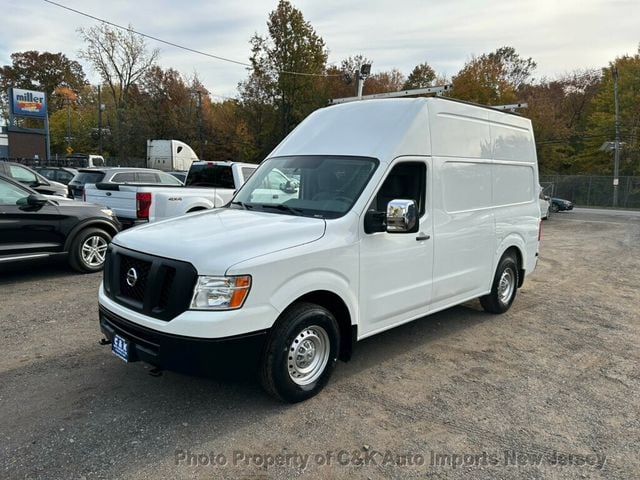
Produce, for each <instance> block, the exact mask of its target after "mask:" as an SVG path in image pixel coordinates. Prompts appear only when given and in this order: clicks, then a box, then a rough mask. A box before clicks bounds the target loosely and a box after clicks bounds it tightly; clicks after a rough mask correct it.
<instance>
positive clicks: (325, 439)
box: [0, 210, 640, 479]
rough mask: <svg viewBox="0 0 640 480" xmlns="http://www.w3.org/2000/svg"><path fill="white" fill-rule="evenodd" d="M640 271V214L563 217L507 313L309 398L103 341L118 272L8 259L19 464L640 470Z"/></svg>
mask: <svg viewBox="0 0 640 480" xmlns="http://www.w3.org/2000/svg"><path fill="white" fill-rule="evenodd" d="M25 267H26V268H25ZM639 272H640V216H638V215H637V214H634V213H629V214H626V213H622V214H615V213H613V214H612V213H610V212H606V211H598V212H592V211H588V210H578V211H574V212H570V213H560V214H556V215H554V216H553V217H552V218H551V220H549V221H548V222H545V223H544V227H543V242H542V249H541V258H540V261H539V263H538V268H537V270H536V272H535V273H534V275H533V276H532V277H530V278H529V279H528V281H527V282H526V283H525V286H524V287H523V288H522V290H520V291H519V292H518V297H517V298H516V302H515V304H514V306H513V308H512V309H511V310H510V311H509V312H508V313H507V314H505V315H502V316H493V315H489V314H485V313H483V312H482V310H481V308H480V306H479V303H478V302H471V303H469V304H466V305H464V306H460V307H456V308H453V309H450V310H447V311H445V312H442V313H439V314H436V315H433V316H431V317H427V318H425V319H422V320H419V321H416V322H413V323H411V324H409V325H406V326H404V327H400V328H397V329H395V330H392V331H390V332H387V333H384V334H381V335H378V336H376V337H373V338H370V339H367V340H365V341H363V342H361V343H360V344H359V345H358V349H357V351H356V354H355V357H354V359H353V360H352V361H351V362H349V363H346V364H345V363H339V364H338V368H337V369H336V372H335V375H334V377H333V379H332V381H331V382H330V384H329V386H328V387H327V388H326V389H325V390H324V391H323V392H322V393H321V394H320V395H319V396H317V397H315V398H313V399H311V400H309V401H307V402H305V403H302V404H297V405H293V406H290V405H284V404H280V403H276V402H274V401H272V400H271V399H270V398H269V397H267V396H266V395H265V394H263V393H262V391H261V389H260V388H259V387H258V385H257V384H256V383H255V382H254V381H253V380H252V379H251V378H244V379H238V380H235V381H234V380H216V379H206V378H195V377H188V376H182V375H178V374H173V373H166V372H165V373H164V374H163V375H162V376H161V377H153V376H151V375H149V369H148V368H145V366H144V365H143V364H141V363H137V364H132V365H125V364H124V363H123V362H121V361H120V360H119V359H117V358H116V357H115V356H113V355H112V354H111V353H110V351H109V349H108V347H101V346H99V345H98V340H99V339H100V338H101V335H100V332H99V329H98V323H97V313H96V312H97V300H96V292H97V288H98V284H99V282H100V279H101V275H100V274H94V275H77V274H74V273H71V272H69V271H68V270H67V268H66V267H65V265H64V263H62V262H56V263H51V264H48V265H44V266H43V265H42V264H33V265H28V266H24V265H22V266H18V267H12V268H11V269H9V270H8V271H7V270H6V269H5V270H4V271H3V272H0V321H1V325H2V332H1V334H0V352H2V356H1V357H0V439H1V447H0V478H6V479H13V478H17V479H23V478H31V479H36V478H42V479H58V478H59V479H72V478H88V479H93V478H140V479H149V478H167V479H169V478H193V477H207V478H233V479H237V478H251V479H262V478H264V479H267V478H298V477H303V478H372V479H377V478H468V477H469V476H472V477H473V478H480V479H482V478H501V479H509V478H514V479H515V478H620V479H626V478H634V477H636V478H637V474H638V472H639V471H640V455H639V452H638V445H640V394H639V392H640V388H639V387H640V373H639V372H640V371H639V369H638V361H639V360H640V353H639V350H638V345H639V344H640V322H639V320H640V308H639V306H640V288H639V287H640V273H639ZM327 463H328V464H329V465H327Z"/></svg>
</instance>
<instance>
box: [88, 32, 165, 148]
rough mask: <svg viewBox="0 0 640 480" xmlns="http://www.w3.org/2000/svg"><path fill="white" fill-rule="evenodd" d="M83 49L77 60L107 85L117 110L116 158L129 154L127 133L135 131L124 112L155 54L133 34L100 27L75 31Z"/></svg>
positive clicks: (155, 56) (152, 62)
mask: <svg viewBox="0 0 640 480" xmlns="http://www.w3.org/2000/svg"><path fill="white" fill-rule="evenodd" d="M78 32H79V34H80V37H81V39H82V40H83V41H84V42H85V44H86V46H85V48H84V49H83V50H81V51H80V57H81V58H84V59H85V60H87V61H88V62H90V63H91V65H92V66H93V68H95V70H96V71H97V72H98V73H99V74H100V76H101V77H102V80H103V82H104V83H105V84H106V86H107V88H108V90H109V92H110V94H111V97H112V99H113V103H114V105H115V109H116V120H115V124H116V131H115V132H114V133H115V135H116V142H117V145H118V155H119V156H120V157H123V156H126V154H127V153H128V152H129V150H130V149H129V145H130V142H128V141H127V140H128V137H129V135H128V132H130V131H131V129H132V128H134V127H135V125H134V122H133V121H132V119H131V118H130V116H129V115H127V114H128V113H130V112H128V108H127V100H128V99H129V96H130V94H131V92H132V90H133V89H134V88H135V85H136V83H137V82H139V81H140V80H141V79H142V78H143V76H144V75H145V74H146V73H147V72H148V71H149V69H150V68H151V67H152V66H153V65H154V64H155V62H156V60H157V58H158V50H157V49H155V50H152V51H148V49H147V46H146V43H145V41H144V38H142V37H141V36H139V35H138V34H136V33H134V32H133V31H132V30H127V31H126V32H123V31H122V30H120V29H118V28H112V27H110V26H109V25H107V24H104V23H101V24H98V25H94V26H93V27H91V28H88V29H84V28H81V29H79V30H78Z"/></svg>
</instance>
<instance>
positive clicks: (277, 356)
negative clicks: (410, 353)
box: [99, 98, 540, 402]
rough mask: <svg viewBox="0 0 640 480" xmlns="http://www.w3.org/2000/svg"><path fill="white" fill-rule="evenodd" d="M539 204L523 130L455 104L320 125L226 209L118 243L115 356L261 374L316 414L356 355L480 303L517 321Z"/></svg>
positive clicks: (279, 150)
mask: <svg viewBox="0 0 640 480" xmlns="http://www.w3.org/2000/svg"><path fill="white" fill-rule="evenodd" d="M274 172H277V174H278V175H277V177H278V178H284V179H286V181H281V180H278V182H280V183H279V185H277V187H278V188H277V189H274V188H273V186H272V185H270V184H271V183H272V182H273V181H274V180H273V178H272V177H275V176H276V175H274ZM537 188H538V165H537V160H536V150H535V142H534V137H533V131H532V128H531V122H530V121H529V120H527V119H525V118H522V117H519V116H517V115H514V114H510V113H505V112H501V111H497V110H494V109H491V108H486V107H481V106H477V105H471V104H466V103H461V102H457V101H452V100H448V99H444V98H417V99H395V100H394V99H384V100H369V101H360V102H352V103H345V104H341V105H336V106H331V107H327V108H323V109H320V110H318V111H316V112H314V113H313V114H311V115H310V116H309V117H308V118H307V119H306V120H305V121H303V122H302V123H301V124H300V125H299V126H298V127H297V128H296V129H295V130H294V131H293V132H291V133H290V134H289V135H288V136H287V137H286V138H285V139H284V140H283V141H282V142H281V143H280V145H278V146H277V147H276V148H275V149H274V151H273V152H272V153H271V154H270V155H269V156H268V158H267V159H266V160H265V161H263V162H262V164H261V165H260V166H259V167H258V169H257V170H256V171H255V173H254V174H253V175H252V176H251V177H250V178H249V179H248V180H247V182H246V183H245V184H244V185H243V186H242V187H241V188H240V190H239V191H238V192H237V193H236V194H235V196H234V198H233V200H232V201H231V202H230V203H229V204H228V205H227V206H226V207H225V208H219V209H214V210H210V211H206V212H204V213H196V214H191V215H188V216H185V217H180V218H176V219H172V220H168V221H164V222H159V223H156V224H149V225H145V226H142V227H139V228H136V229H133V230H131V231H125V232H123V233H120V234H118V235H117V236H116V237H115V238H114V239H113V241H112V243H111V246H110V249H109V252H108V254H107V261H106V266H105V271H104V281H103V284H102V286H101V287H100V291H99V301H100V325H101V329H102V332H103V333H104V335H105V340H104V342H103V343H105V344H111V349H112V352H113V353H115V354H116V355H117V356H118V357H120V358H121V359H123V360H125V361H136V360H143V361H146V362H148V363H150V364H153V365H155V366H157V367H159V368H174V369H184V368H187V369H190V368H192V367H198V366H203V365H209V366H211V365H216V366H219V367H222V368H230V367H229V366H232V365H235V364H236V363H238V362H244V361H247V360H248V359H254V360H255V362H256V366H257V369H258V371H259V378H260V379H261V383H262V385H263V386H264V388H265V389H266V390H267V391H268V392H269V393H271V394H272V395H274V396H276V397H277V398H280V399H283V400H285V401H289V402H296V401H301V400H304V399H306V398H309V397H310V396H312V395H314V394H316V393H317V392H318V391H319V390H320V389H321V388H322V387H323V386H324V385H325V384H326V383H327V381H328V379H329V376H330V375H331V372H332V370H333V368H334V366H335V364H336V361H337V360H338V359H343V360H347V359H349V358H350V356H351V355H352V352H353V349H354V346H355V345H356V343H357V342H358V341H359V340H362V339H364V338H367V337H370V336H372V335H375V334H377V333H380V332H383V331H385V330H388V329H390V328H393V327H396V326H398V325H402V324H404V323H407V322H410V321H413V320H416V319H419V318H422V317H424V316H425V315H429V314H432V313H434V312H437V311H440V310H443V309H445V308H449V307H451V306H454V305H457V304H460V303H463V302H466V301H468V300H471V299H474V298H479V299H480V303H481V304H482V306H483V307H484V309H485V310H486V311H487V312H490V313H496V314H497V313H503V312H505V311H507V310H508V309H509V307H510V306H511V305H512V303H513V301H514V299H515V297H516V292H517V289H518V288H519V287H520V286H521V285H522V283H523V281H524V280H525V278H526V276H528V275H529V274H530V273H531V272H532V271H533V270H534V268H535V266H536V260H537V254H538V243H539V225H540V208H539V205H538V191H537ZM265 192H269V194H268V195H267V194H265Z"/></svg>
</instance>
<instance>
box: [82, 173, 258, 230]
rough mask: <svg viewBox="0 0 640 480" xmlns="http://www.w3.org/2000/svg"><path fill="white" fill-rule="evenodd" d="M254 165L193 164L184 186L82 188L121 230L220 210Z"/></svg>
mask: <svg viewBox="0 0 640 480" xmlns="http://www.w3.org/2000/svg"><path fill="white" fill-rule="evenodd" d="M256 168H257V165H254V164H251V163H239V162H204V161H203V162H194V163H193V164H192V165H191V168H190V169H189V174H188V175H187V179H186V182H185V186H175V187H174V186H158V185H142V184H112V183H97V184H95V185H92V184H87V185H85V199H86V201H87V202H91V203H96V204H98V205H104V206H105V207H108V208H110V209H111V210H113V211H114V212H115V214H116V216H117V217H118V220H119V221H120V223H122V224H123V226H124V227H131V226H133V225H137V224H140V223H147V222H155V221H158V220H164V219H165V218H171V217H178V216H180V215H184V214H186V213H190V212H196V211H199V210H209V209H212V208H217V207H222V206H223V205H226V204H227V203H229V201H230V200H231V198H232V197H233V194H234V193H235V191H236V190H237V189H238V188H240V186H241V185H242V184H243V183H244V182H245V181H246V180H247V179H248V178H249V177H250V176H251V174H253V171H254V170H255V169H256Z"/></svg>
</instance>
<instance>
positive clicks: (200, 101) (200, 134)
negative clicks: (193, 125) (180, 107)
mask: <svg viewBox="0 0 640 480" xmlns="http://www.w3.org/2000/svg"><path fill="white" fill-rule="evenodd" d="M196 93H197V95H198V104H197V107H198V138H199V144H200V148H199V153H198V157H199V159H200V160H203V159H204V157H203V153H202V148H203V143H204V141H203V139H202V90H196Z"/></svg>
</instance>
